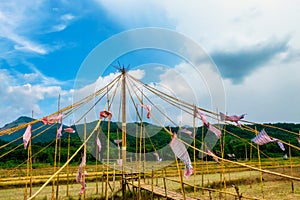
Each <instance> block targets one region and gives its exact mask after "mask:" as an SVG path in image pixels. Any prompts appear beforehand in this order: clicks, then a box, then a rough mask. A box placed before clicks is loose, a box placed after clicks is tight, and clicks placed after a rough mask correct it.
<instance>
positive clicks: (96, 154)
mask: <svg viewBox="0 0 300 200" xmlns="http://www.w3.org/2000/svg"><path fill="white" fill-rule="evenodd" d="M99 134H100V128H98V130H97V136H96V141H95V149H96V153H95V156H96V194H98V193H99V190H98V189H99V188H98V159H99V151H100V149H99V147H98V145H97V140H98V138H99Z"/></svg>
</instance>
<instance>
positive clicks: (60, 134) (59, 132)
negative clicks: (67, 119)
mask: <svg viewBox="0 0 300 200" xmlns="http://www.w3.org/2000/svg"><path fill="white" fill-rule="evenodd" d="M62 127H63V123H62V120H61V122H60V127H59V129H57V138H58V139H60V138H61V136H62V133H61V132H62Z"/></svg>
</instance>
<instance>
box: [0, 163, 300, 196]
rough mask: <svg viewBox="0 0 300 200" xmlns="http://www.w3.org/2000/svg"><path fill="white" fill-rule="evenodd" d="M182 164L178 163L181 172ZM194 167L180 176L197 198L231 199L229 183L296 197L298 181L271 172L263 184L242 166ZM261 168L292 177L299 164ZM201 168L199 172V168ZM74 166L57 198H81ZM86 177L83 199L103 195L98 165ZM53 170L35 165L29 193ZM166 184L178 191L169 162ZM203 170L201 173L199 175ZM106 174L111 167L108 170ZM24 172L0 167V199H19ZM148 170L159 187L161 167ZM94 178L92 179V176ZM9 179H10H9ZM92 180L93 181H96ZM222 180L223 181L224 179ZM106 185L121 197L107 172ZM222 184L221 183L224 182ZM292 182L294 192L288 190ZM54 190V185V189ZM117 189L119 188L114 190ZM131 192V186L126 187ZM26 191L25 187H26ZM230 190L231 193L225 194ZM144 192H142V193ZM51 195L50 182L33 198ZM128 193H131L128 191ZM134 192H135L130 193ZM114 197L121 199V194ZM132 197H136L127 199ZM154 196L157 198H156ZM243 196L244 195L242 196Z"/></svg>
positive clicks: (244, 190) (250, 191)
mask: <svg viewBox="0 0 300 200" xmlns="http://www.w3.org/2000/svg"><path fill="white" fill-rule="evenodd" d="M183 168H184V167H183V166H181V171H182V169H183ZM197 168H198V170H197V173H196V175H195V176H194V175H192V176H190V177H189V178H183V180H184V183H185V187H184V190H185V193H186V195H188V196H195V197H197V198H200V199H235V197H234V196H233V195H232V194H236V190H235V189H234V187H233V185H236V186H238V188H239V192H240V194H242V196H243V197H253V198H257V199H272V200H277V199H280V200H282V199H292V200H296V199H300V182H299V181H293V182H292V181H291V180H287V179H286V178H281V177H278V176H275V175H270V174H266V173H264V174H263V183H261V182H260V173H259V172H258V171H253V170H252V171H250V170H245V168H242V167H236V166H231V165H227V166H225V170H224V171H225V173H224V174H223V178H222V177H221V173H220V170H221V168H220V165H216V164H215V163H214V162H210V163H209V164H208V165H205V167H203V168H201V164H200V165H199V166H197ZM263 168H264V169H270V170H272V171H274V172H279V173H283V174H288V175H289V174H290V173H293V176H296V177H300V167H299V166H298V165H294V166H293V169H292V171H291V169H290V167H289V166H288V165H287V164H282V163H279V164H278V162H276V163H272V162H265V163H263ZM200 169H201V170H202V171H201V170H200ZM76 170H77V167H76V166H74V167H70V181H69V182H70V184H69V196H67V185H66V174H65V173H66V171H65V170H64V171H63V172H62V174H61V175H60V185H59V193H58V194H59V195H58V196H59V198H58V199H61V200H65V199H84V198H83V196H80V195H79V191H80V188H81V185H80V184H77V183H76V182H75V174H76ZM87 170H88V172H89V176H88V177H87V189H86V198H85V199H103V196H104V195H105V182H103V183H102V182H101V181H102V180H103V181H105V178H104V179H103V176H102V175H101V171H102V166H98V170H97V171H98V172H96V169H95V166H94V165H91V166H87ZM52 172H53V169H52V168H50V167H46V168H38V169H34V170H33V174H34V175H35V177H34V181H36V182H35V184H34V187H33V188H32V193H33V194H34V193H35V192H36V191H37V190H38V189H39V188H40V186H41V185H42V184H43V183H44V182H45V181H46V180H47V179H48V177H49V176H50V174H51V173H52ZM166 172H167V173H166V174H167V178H166V185H167V188H168V190H174V191H177V192H180V191H181V186H180V178H179V177H178V176H177V175H178V171H177V170H176V167H175V166H174V165H173V166H172V165H170V166H168V168H167V169H166ZM202 172H203V174H202ZM110 173H112V170H111V169H110ZM24 174H25V169H19V170H17V171H14V172H13V173H12V170H7V169H1V170H0V176H1V177H0V186H1V189H0V199H3V200H19V199H24V191H25V188H24V185H23V184H24V181H25V179H24ZM151 176H152V175H151V173H150V172H149V171H148V173H147V174H146V178H145V182H146V183H148V184H151V183H152V182H153V184H154V185H157V186H161V187H163V185H164V184H163V178H162V174H161V170H158V171H156V172H155V173H154V178H153V179H152V178H151ZM95 177H96V178H95ZM221 178H222V180H223V181H222V182H223V183H222V184H220V179H221ZM8 180H10V181H11V182H9V181H8ZM96 180H98V181H97V184H96ZM224 180H225V181H224ZM109 183H110V186H111V187H113V188H114V194H116V195H117V196H121V192H120V191H119V189H120V188H121V182H120V180H116V181H115V182H113V181H112V174H111V175H110V182H109ZM224 183H225V184H224ZM194 184H195V185H196V186H198V187H203V188H206V189H207V188H208V189H211V190H222V191H224V192H226V193H227V194H225V193H222V194H221V193H220V192H218V191H211V192H209V191H208V190H202V189H199V188H198V189H195V190H194V187H192V186H193V185H194ZM292 184H293V188H294V191H292ZM102 187H103V188H102ZM54 189H55V191H56V187H55V188H54ZM117 191H119V192H118V193H117ZM130 191H132V189H130ZM27 193H29V189H28V190H27ZM228 193H231V194H228ZM109 194H110V196H111V195H112V191H111V189H109ZM143 194H144V195H145V193H143ZM51 195H52V182H50V183H49V184H48V186H46V187H45V188H44V189H43V190H42V191H41V193H40V194H39V195H38V196H37V197H36V198H35V199H36V200H39V199H41V200H42V199H51ZM128 195H129V196H132V194H131V195H130V194H128ZM134 195H136V194H134ZM150 196H151V195H150V194H148V196H143V198H142V199H150ZM115 199H122V198H121V197H119V198H117V197H116V198H115ZM128 199H136V198H128ZM156 199H157V198H156ZM242 199H246V198H242Z"/></svg>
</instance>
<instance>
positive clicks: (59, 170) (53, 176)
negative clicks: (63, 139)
mask: <svg viewBox="0 0 300 200" xmlns="http://www.w3.org/2000/svg"><path fill="white" fill-rule="evenodd" d="M100 122H101V120H99V121H98V123H97V125H96V127H95V129H94V130H93V131H92V133H91V134H90V135H89V137H88V138H87V140H86V141H88V140H89V139H90V138H91V137H92V136H93V134H94V133H95V131H96V129H97V128H98V127H99V124H100ZM84 144H85V143H83V144H81V145H80V147H79V148H78V149H77V150H76V151H75V153H74V154H73V155H72V156H71V157H70V159H69V160H67V162H66V163H65V164H64V165H63V166H62V167H61V168H59V169H58V170H57V172H55V173H54V174H52V175H51V176H50V178H49V179H48V180H47V181H46V182H45V183H44V184H43V185H42V186H41V187H40V189H38V191H36V192H35V193H34V194H33V195H32V196H31V197H30V198H28V200H32V199H34V198H35V197H36V196H37V195H38V194H39V193H40V192H41V191H42V190H43V189H44V188H45V187H46V186H47V185H48V184H49V183H50V182H51V180H52V179H54V178H55V177H56V176H57V174H58V173H60V172H61V171H62V170H63V169H64V168H65V167H66V166H67V164H68V163H69V162H70V161H71V160H72V159H73V158H74V157H75V156H76V155H77V154H78V152H79V151H80V150H81V149H82V148H83V146H84Z"/></svg>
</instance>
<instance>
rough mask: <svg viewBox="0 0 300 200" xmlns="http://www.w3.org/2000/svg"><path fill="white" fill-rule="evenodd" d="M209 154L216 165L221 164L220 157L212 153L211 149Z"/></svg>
mask: <svg viewBox="0 0 300 200" xmlns="http://www.w3.org/2000/svg"><path fill="white" fill-rule="evenodd" d="M207 154H208V155H209V156H211V157H213V159H214V160H215V161H216V163H220V162H219V159H218V157H217V156H216V155H215V154H214V153H213V152H211V151H210V150H209V149H208V150H207Z"/></svg>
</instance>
